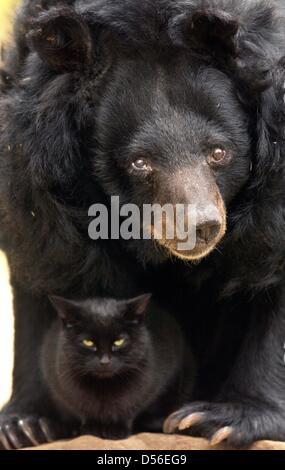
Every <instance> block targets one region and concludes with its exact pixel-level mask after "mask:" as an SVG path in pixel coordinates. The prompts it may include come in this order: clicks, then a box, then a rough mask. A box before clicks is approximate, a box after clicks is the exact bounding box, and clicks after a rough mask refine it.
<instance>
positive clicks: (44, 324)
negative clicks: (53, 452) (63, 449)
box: [0, 286, 61, 449]
mask: <svg viewBox="0 0 285 470" xmlns="http://www.w3.org/2000/svg"><path fill="white" fill-rule="evenodd" d="M13 287H14V288H13V291H14V292H13V293H14V315H15V360H14V373H13V392H12V397H11V400H10V402H9V403H8V404H7V405H6V406H5V407H4V409H3V410H2V411H1V413H0V449H1V448H4V449H15V448H22V447H26V446H34V445H38V444H41V443H43V442H48V441H52V440H54V439H56V438H57V437H61V436H58V431H59V430H58V424H57V425H56V426H55V425H54V424H53V423H54V421H53V417H54V416H55V410H54V409H53V406H52V403H51V402H50V400H49V396H48V392H47V390H46V388H45V387H44V385H43V382H42V379H41V373H40V365H39V362H40V352H41V345H42V342H43V338H44V335H45V332H46V331H47V329H48V327H49V325H50V322H51V319H52V310H51V308H50V306H49V304H48V302H47V300H45V299H41V298H36V297H34V296H32V295H31V294H28V293H26V292H24V291H23V290H22V289H21V288H19V287H18V286H13Z"/></svg>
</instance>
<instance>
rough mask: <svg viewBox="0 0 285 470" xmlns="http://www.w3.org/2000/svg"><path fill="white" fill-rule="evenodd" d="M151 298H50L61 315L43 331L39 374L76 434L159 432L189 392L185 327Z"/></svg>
mask: <svg viewBox="0 0 285 470" xmlns="http://www.w3.org/2000/svg"><path fill="white" fill-rule="evenodd" d="M150 297H151V296H150V295H142V296H140V297H136V298H134V299H130V300H121V301H118V300H114V299H99V298H95V299H92V300H86V301H80V302H75V301H71V300H67V299H64V298H62V297H51V302H52V304H53V305H54V307H55V308H56V310H57V312H58V315H59V319H60V321H59V320H58V319H57V320H56V321H55V322H54V324H53V326H52V327H51V329H50V330H49V332H48V333H47V335H46V340H45V342H44V346H43V350H42V357H41V366H42V372H43V377H44V381H45V383H46V384H47V386H48V389H49V392H50V396H51V399H52V400H53V401H54V403H55V405H56V406H57V409H58V411H59V414H60V415H61V417H62V419H63V421H65V422H68V421H70V422H72V420H73V419H74V420H75V421H77V422H78V424H79V425H80V432H81V433H88V434H94V435H97V436H100V437H102V438H109V439H120V438H125V437H127V436H129V435H130V434H131V433H132V432H136V431H146V430H151V431H161V430H162V424H163V420H164V419H165V418H166V417H167V416H168V414H169V413H170V412H171V411H173V410H175V409H177V407H178V406H179V405H180V404H182V403H183V402H184V400H185V399H186V396H188V397H189V393H190V388H191V385H192V383H193V371H192V366H191V360H189V353H187V354H186V350H185V343H184V339H183V335H182V332H181V330H180V328H179V326H178V324H177V323H176V321H175V320H174V319H173V318H172V317H171V316H170V315H168V314H167V313H166V312H164V311H161V310H160V309H158V308H156V307H154V305H153V304H152V303H151V305H149V301H150ZM148 307H149V308H148ZM146 313H147V314H146ZM186 358H187V362H186ZM186 364H187V365H186ZM188 364H190V366H188ZM172 389H173V392H172Z"/></svg>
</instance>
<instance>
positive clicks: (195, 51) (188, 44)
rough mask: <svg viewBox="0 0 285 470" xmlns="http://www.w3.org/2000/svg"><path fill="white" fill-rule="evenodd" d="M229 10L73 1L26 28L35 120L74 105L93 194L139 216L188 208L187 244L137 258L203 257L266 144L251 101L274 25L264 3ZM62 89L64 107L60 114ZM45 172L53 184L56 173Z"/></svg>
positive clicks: (163, 246)
mask: <svg viewBox="0 0 285 470" xmlns="http://www.w3.org/2000/svg"><path fill="white" fill-rule="evenodd" d="M238 3H239V2H229V5H228V7H227V6H226V4H225V2H223V1H213V0H212V1H208V2H204V1H203V2H200V1H197V2H192V1H183V2H170V1H168V2H167V1H162V0H161V1H159V2H149V1H146V2H140V1H138V0H136V1H127V2H126V1H125V2H122V1H116V2H115V1H110V2H89V3H88V5H87V6H86V5H85V6H84V5H83V6H82V4H80V2H79V4H78V5H77V7H76V8H75V9H73V8H69V7H60V8H51V9H50V10H49V11H44V12H41V13H40V14H39V15H38V16H37V17H36V19H35V20H33V21H32V23H31V24H30V25H29V32H28V34H27V38H28V43H29V45H30V49H31V50H32V51H34V54H32V58H31V59H30V64H29V66H30V68H31V70H33V71H34V75H35V77H36V76H37V74H38V73H40V74H41V80H42V82H41V83H42V85H43V87H42V94H41V98H40V99H41V100H45V103H46V102H47V96H48V97H49V104H48V105H45V106H46V107H45V112H46V119H48V112H49V110H51V108H52V107H55V108H57V113H60V109H59V104H58V100H57V101H56V99H57V98H58V97H59V96H60V102H61V103H62V104H61V106H62V113H64V112H65V113H66V114H68V119H69V120H70V115H71V113H72V112H74V114H75V113H76V107H77V110H78V109H79V108H80V106H81V108H80V111H79V113H78V114H80V123H78V121H79V118H78V114H77V118H76V132H77V133H78V134H77V135H78V136H79V137H78V139H80V140H81V141H82V142H83V145H82V147H81V148H84V152H85V153H84V154H82V152H83V151H82V150H81V149H80V150H78V149H77V151H76V154H77V153H81V154H80V159H81V161H82V160H84V159H86V160H87V159H88V162H89V163H90V165H88V166H87V168H88V171H89V176H90V178H94V186H95V185H96V184H98V185H99V186H100V187H101V188H102V189H103V191H104V193H105V194H107V195H108V196H114V195H116V196H120V201H121V203H122V204H124V203H132V204H136V205H137V206H138V207H139V208H142V207H143V205H145V204H151V205H152V204H159V205H160V206H165V205H169V204H170V205H172V206H173V207H174V208H176V207H177V205H185V207H186V206H188V205H190V206H191V207H194V208H195V223H196V244H195V246H194V247H193V248H191V249H189V250H186V251H185V250H180V249H179V245H180V244H179V242H180V241H181V240H180V239H179V238H178V237H174V239H171V240H170V239H168V238H167V237H162V238H161V239H160V240H156V241H155V242H153V241H152V242H148V243H145V257H146V258H148V257H152V256H153V254H154V253H155V254H156V253H157V247H159V250H158V251H159V252H160V254H161V256H162V257H163V258H165V257H168V256H170V255H174V256H176V257H178V258H183V259H187V260H199V259H202V258H204V257H205V256H206V255H208V254H209V253H210V252H212V251H213V250H214V249H215V248H216V247H217V246H218V245H219V243H220V242H221V241H222V240H223V238H224V236H225V234H226V231H227V219H228V217H229V214H231V211H233V210H234V207H235V204H237V203H238V202H237V201H239V196H240V193H241V190H242V189H243V188H245V187H246V186H247V185H249V182H250V179H251V175H252V173H254V172H258V171H259V167H258V165H259V162H258V161H256V159H257V151H258V149H260V148H261V147H262V143H261V140H260V139H261V137H262V138H263V139H265V138H266V136H265V132H262V129H263V127H262V126H263V120H262V119H261V120H259V121H258V119H259V118H260V115H261V114H262V111H261V110H260V107H259V103H260V97H261V96H262V95H263V94H264V93H265V94H266V90H267V89H268V88H270V83H269V81H268V75H269V71H270V70H269V69H270V65H269V64H271V62H272V64H273V63H274V61H275V59H276V51H275V39H274V34H275V32H274V30H273V27H272V25H273V24H274V22H275V18H274V10H273V7H272V6H271V5H270V4H269V2H259V4H258V3H257V2H249V6H248V7H247V8H245V7H244V4H243V6H241V5H238ZM257 39H258V41H259V43H258V44H257V43H256V41H257ZM269 45H270V47H269ZM33 79H34V77H32V78H31V81H32V82H33ZM37 80H38V78H37ZM43 81H45V84H43ZM26 86H30V87H32V86H33V85H32V84H30V85H26ZM34 86H36V85H35V84H34ZM45 87H48V94H47V95H46V97H45V98H43V96H44V93H43V92H44V88H45ZM67 88H68V90H69V96H68V99H69V100H70V99H71V98H70V97H71V95H73V100H74V101H73V106H69V107H68V111H67V106H66V104H65V103H64V102H63V98H62V97H63V96H64V93H65V90H66V89H67ZM31 89H32V88H31ZM55 90H56V92H55ZM61 90H62V91H61ZM71 90H73V91H71ZM61 94H62V96H61ZM75 96H76V97H77V98H76V100H75V99H74V97H75ZM263 96H266V95H263ZM53 98H54V99H53ZM65 100H67V98H65ZM38 109H39V108H38ZM51 112H52V113H54V115H55V111H54V109H53V110H52V111H51ZM258 113H260V114H258ZM62 121H63V119H62ZM64 122H65V126H64V134H65V135H63V136H62V138H65V140H66V141H68V143H69V144H70V145H72V141H73V140H74V135H75V131H74V128H73V129H72V130H70V132H73V137H72V139H66V133H67V132H68V126H67V125H66V120H65V121H64ZM49 123H50V125H53V124H52V119H49ZM60 123H61V119H59V118H58V119H57V124H58V125H60ZM45 128H46V124H45ZM257 129H258V132H259V134H258V136H257ZM38 132H39V128H38ZM59 132H60V129H59ZM56 140H57V142H58V137H57V139H56ZM263 144H264V153H266V151H267V150H266V149H267V145H268V142H267V141H266V142H265V141H263ZM52 145H53V144H52V142H50V146H51V147H52ZM49 151H50V149H47V152H49ZM57 151H58V150H57ZM63 152H64V150H62V153H63ZM54 153H55V154H56V149H54ZM69 155H70V153H69ZM63 157H64V156H63ZM74 158H77V156H75V157H74ZM261 158H262V157H261V156H259V159H261ZM269 160H270V157H268V161H269ZM54 165H60V160H58V161H57V162H56V161H54ZM64 165H65V166H66V165H67V164H66V161H65V163H64ZM73 167H74V162H73ZM50 168H51V171H50V174H49V177H53V176H54V183H56V181H55V180H56V178H57V176H58V175H59V174H60V172H59V171H58V170H57V171H56V172H54V175H53V168H52V165H50ZM41 169H42V164H41ZM67 171H68V168H67ZM91 173H92V174H91ZM71 175H72V171H70V178H71ZM60 183H61V182H60V181H59V184H60ZM94 202H96V201H94ZM175 211H176V209H174V215H176V212H175ZM162 217H163V224H164V225H167V223H168V220H167V217H168V216H167V215H163V216H162ZM175 219H176V217H174V223H175ZM186 222H187V216H186V220H185V223H186ZM169 223H170V222H169ZM171 223H172V222H171ZM149 230H150V232H151V233H152V235H155V234H154V232H155V228H154V227H152V226H151V227H149ZM150 244H152V245H151V246H152V247H151V248H150ZM154 245H155V247H154Z"/></svg>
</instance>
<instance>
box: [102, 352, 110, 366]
mask: <svg viewBox="0 0 285 470" xmlns="http://www.w3.org/2000/svg"><path fill="white" fill-rule="evenodd" d="M110 362H111V359H110V356H108V354H103V356H102V357H101V358H100V364H101V366H103V367H106V366H109V365H110Z"/></svg>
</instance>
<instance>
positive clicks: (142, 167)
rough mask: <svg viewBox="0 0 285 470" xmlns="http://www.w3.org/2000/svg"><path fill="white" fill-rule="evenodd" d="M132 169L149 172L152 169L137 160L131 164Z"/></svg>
mask: <svg viewBox="0 0 285 470" xmlns="http://www.w3.org/2000/svg"><path fill="white" fill-rule="evenodd" d="M132 169H133V170H135V171H148V172H149V171H151V170H152V168H151V166H150V165H149V164H148V162H147V161H146V160H144V159H143V158H138V159H137V160H135V161H134V162H133V163H132Z"/></svg>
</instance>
